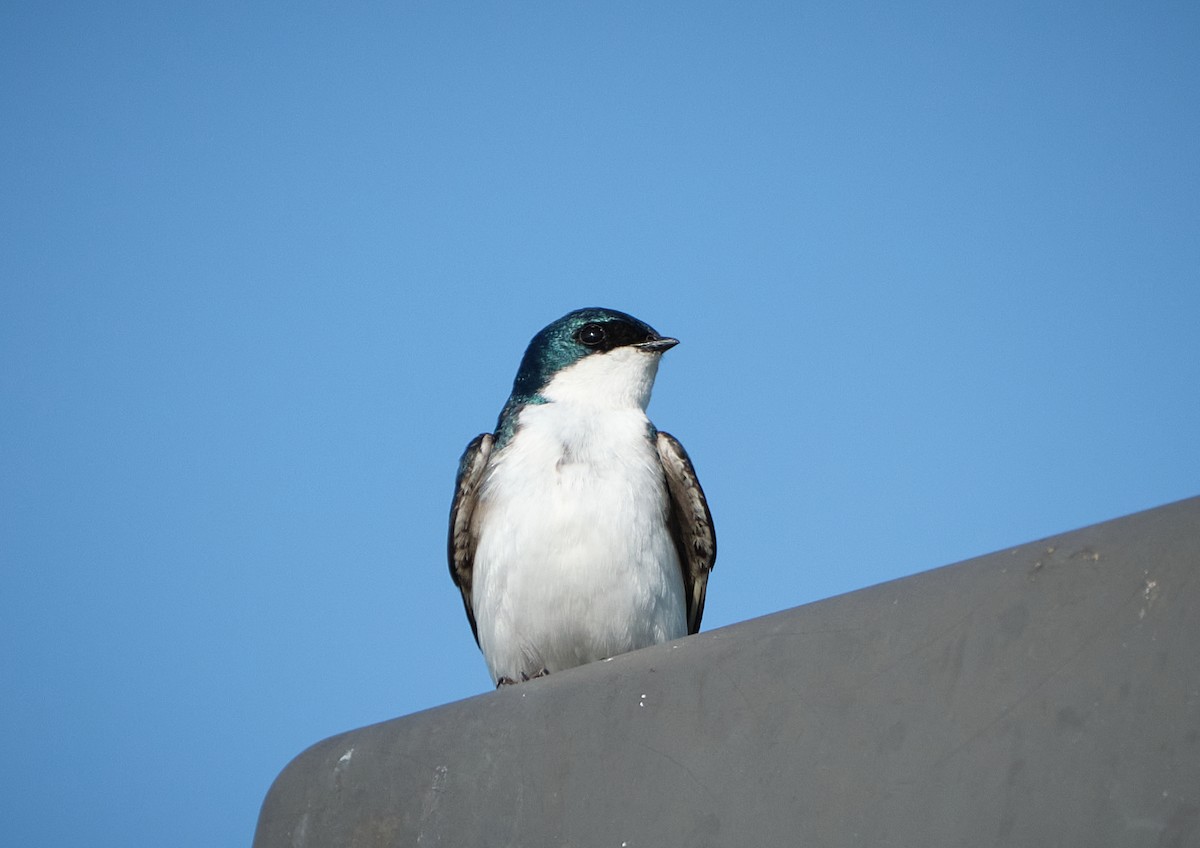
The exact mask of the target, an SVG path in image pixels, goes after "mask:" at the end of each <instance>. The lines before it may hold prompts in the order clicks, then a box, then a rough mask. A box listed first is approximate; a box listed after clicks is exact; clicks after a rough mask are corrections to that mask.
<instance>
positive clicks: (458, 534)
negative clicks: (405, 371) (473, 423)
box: [446, 433, 492, 644]
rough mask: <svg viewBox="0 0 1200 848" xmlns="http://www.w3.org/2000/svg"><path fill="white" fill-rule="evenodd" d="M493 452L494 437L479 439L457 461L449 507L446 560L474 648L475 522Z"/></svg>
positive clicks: (482, 436) (487, 434) (486, 435)
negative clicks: (472, 584) (486, 469)
mask: <svg viewBox="0 0 1200 848" xmlns="http://www.w3.org/2000/svg"><path fill="white" fill-rule="evenodd" d="M491 452H492V434H491V433H481V434H480V435H478V436H476V437H475V438H474V439H473V440H472V441H471V444H469V445H467V449H466V450H465V451H463V455H462V459H460V460H459V461H458V478H457V479H456V480H455V482H454V504H453V505H452V506H451V507H450V533H449V538H448V539H447V544H446V554H447V559H449V561H450V577H451V578H453V580H454V583H455V585H456V586H458V589H459V591H460V592H462V599H463V608H464V609H466V611H467V620H468V621H470V622H471V633H472V634H473V635H474V636H475V644H479V631H478V629H477V628H476V626H475V610H474V608H473V607H472V605H471V577H472V572H473V569H474V565H475V545H476V544H477V543H478V541H479V540H478V539H477V538H476V536H475V530H474V527H473V524H474V522H473V521H472V518H473V516H474V513H475V504H476V500H477V497H478V495H479V484H480V482H481V481H482V480H483V470H484V469H485V468H486V467H487V460H488V455H489V454H490V453H491Z"/></svg>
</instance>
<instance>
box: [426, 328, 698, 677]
mask: <svg viewBox="0 0 1200 848" xmlns="http://www.w3.org/2000/svg"><path fill="white" fill-rule="evenodd" d="M677 344H679V342H678V341H677V340H676V339H670V338H665V337H663V336H660V335H659V334H658V333H656V332H655V331H654V329H653V328H651V327H650V326H648V325H646V324H644V323H642V322H641V321H639V320H638V319H636V318H634V317H632V316H630V315H626V314H625V313H623V312H617V311H616V310H613V309H599V308H592V309H578V310H576V311H574V312H571V313H569V314H567V315H564V316H563V317H562V318H559V319H558V320H557V321H555V322H554V323H552V324H550V325H549V326H547V327H546V328H545V329H543V330H542V331H541V332H539V333H538V334H537V335H536V336H534V337H533V340H532V341H530V343H529V347H528V349H526V351H525V357H524V358H523V359H522V360H521V367H520V369H519V370H518V371H517V377H516V379H515V380H514V381H513V388H512V394H511V395H509V398H508V402H507V403H505V404H504V408H503V409H502V410H501V412H500V418H499V420H498V421H497V422H496V432H494V433H483V434H481V435H480V436H477V437H476V438H475V439H474V441H472V442H471V443H470V444H469V445H468V446H467V449H466V451H465V452H464V453H463V455H462V459H461V460H460V461H459V465H458V479H457V482H456V485H455V493H454V504H453V506H452V507H451V509H450V534H449V545H448V548H449V560H450V575H451V577H453V579H454V582H455V584H457V585H458V588H459V590H461V592H462V599H463V606H464V607H466V611H467V619H468V620H469V621H470V623H471V631H472V632H473V633H474V634H475V641H476V643H477V644H478V645H479V648H480V650H481V651H482V652H483V656H484V659H485V660H486V661H487V665H488V670H489V671H490V672H491V675H492V680H494V681H495V683H496V685H497V687H499V686H501V685H504V684H507V683H519V682H520V681H522V680H529V679H531V678H534V677H541V676H543V675H546V674H549V673H551V672H554V671H559V670H561V669H565V668H571V667H573V666H577V665H583V664H584V663H588V662H592V661H593V660H599V659H604V658H606V657H611V656H615V655H616V654H620V653H623V652H625V651H632V650H634V649H636V648H643V647H646V646H647V645H653V644H657V643H659V642H666V641H669V640H671V639H677V638H679V637H681V636H684V635H686V634H689V633H695V632H697V631H698V630H699V629H700V617H701V615H702V614H703V612H704V593H705V589H706V587H707V585H708V573H709V572H710V571H711V570H712V567H713V562H714V560H715V559H716V556H717V539H716V535H715V534H714V532H713V524H712V516H711V515H710V514H709V511H708V503H707V501H705V499H704V492H703V490H701V488H700V482H699V481H698V480H697V479H696V472H695V470H694V469H693V468H692V462H691V460H690V459H689V458H688V455H687V453H686V452H685V451H684V449H683V446H682V445H681V444H679V442H678V441H676V440H675V438H674V437H673V436H671V435H669V434H667V433H663V432H660V431H658V430H656V429H655V428H654V425H653V424H651V423H650V419H649V418H647V417H646V404H648V403H649V402H650V390H651V389H652V388H653V386H654V377H655V374H657V372H658V363H659V359H660V358H661V357H662V354H663V352H664V351H666V350H669V349H670V348H672V347H674V346H675V345H677Z"/></svg>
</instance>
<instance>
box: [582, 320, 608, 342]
mask: <svg viewBox="0 0 1200 848" xmlns="http://www.w3.org/2000/svg"><path fill="white" fill-rule="evenodd" d="M607 336H608V334H607V333H606V332H605V331H604V328H603V327H601V326H600V325H599V324H584V325H583V326H582V327H580V328H579V332H578V333H576V334H575V338H577V339H579V343H580V344H585V345H587V346H588V347H595V346H596V345H598V344H600V343H602V342H603V341H604V339H605V338H606V337H607Z"/></svg>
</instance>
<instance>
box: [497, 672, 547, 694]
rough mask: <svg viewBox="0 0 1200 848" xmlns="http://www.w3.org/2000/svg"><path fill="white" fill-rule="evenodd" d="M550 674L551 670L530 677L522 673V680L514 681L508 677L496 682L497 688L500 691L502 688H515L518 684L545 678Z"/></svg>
mask: <svg viewBox="0 0 1200 848" xmlns="http://www.w3.org/2000/svg"><path fill="white" fill-rule="evenodd" d="M549 673H550V669H548V668H543V669H542V670H541V671H539V672H538V673H537V674H535V675H533V676H532V677H530V676H529V675H528V674H526V673H525V672H523V671H522V672H521V679H520V680H513V679H512V678H511V677H507V676H505V677H501V678H499V679H498V680H497V681H496V688H497V689H499V688H500V687H501V686H514V685H516V684H518V683H524V682H525V681H526V680H537V679H538V678H539V677H545V676H546V675H548V674H549Z"/></svg>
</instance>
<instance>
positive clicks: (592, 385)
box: [510, 307, 679, 409]
mask: <svg viewBox="0 0 1200 848" xmlns="http://www.w3.org/2000/svg"><path fill="white" fill-rule="evenodd" d="M677 344H679V342H678V340H677V339H671V338H666V337H664V336H661V335H659V334H658V333H657V332H656V331H655V330H654V328H653V327H651V326H650V325H649V324H646V323H644V322H642V321H639V320H638V319H637V318H634V317H633V316H632V315H627V314H626V313H624V312H618V311H617V310H615V309H602V308H599V307H590V308H587V309H576V310H575V311H574V312H568V313H567V314H566V315H564V316H563V317H561V318H559V319H558V320H557V321H554V322H553V323H551V324H549V325H547V326H546V327H544V328H543V329H542V330H541V331H540V332H539V333H538V334H537V335H535V336H534V337H533V339H532V340H531V341H530V342H529V347H528V348H527V349H526V350H525V356H524V358H523V359H522V360H521V367H520V368H519V369H518V370H517V377H516V379H515V380H514V381H513V392H512V397H511V398H510V404H512V403H513V402H514V401H516V402H517V403H521V404H525V403H558V402H564V403H579V404H584V405H589V406H598V407H605V408H627V407H632V406H637V407H640V408H641V409H645V408H646V404H647V403H649V401H650V390H651V389H652V388H653V386H654V377H655V375H656V374H657V372H658V361H659V358H660V357H661V356H662V354H663V352H664V351H666V350H669V349H670V348H672V347H674V346H675V345H677Z"/></svg>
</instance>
